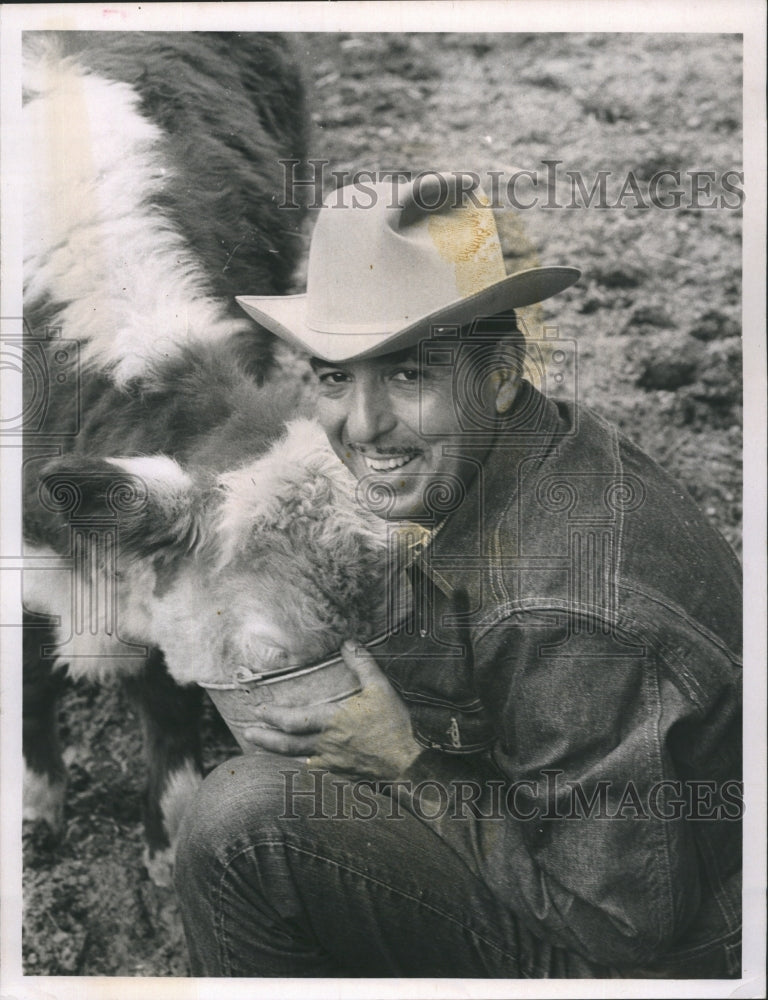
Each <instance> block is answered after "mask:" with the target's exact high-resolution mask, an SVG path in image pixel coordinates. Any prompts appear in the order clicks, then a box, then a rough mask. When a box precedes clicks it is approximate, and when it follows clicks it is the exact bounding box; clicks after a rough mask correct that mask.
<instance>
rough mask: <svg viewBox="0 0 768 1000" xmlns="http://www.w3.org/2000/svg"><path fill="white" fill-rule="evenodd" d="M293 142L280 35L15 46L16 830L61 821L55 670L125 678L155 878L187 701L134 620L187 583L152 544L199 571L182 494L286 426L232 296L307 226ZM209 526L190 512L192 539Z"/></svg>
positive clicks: (277, 274) (193, 761)
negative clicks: (288, 163) (177, 517)
mask: <svg viewBox="0 0 768 1000" xmlns="http://www.w3.org/2000/svg"><path fill="white" fill-rule="evenodd" d="M305 139H306V114H305V109H304V98H303V91H302V85H301V80H300V77H299V74H298V73H297V71H296V68H295V64H294V61H293V59H292V57H291V53H290V49H289V47H288V45H287V44H286V42H285V41H284V40H283V39H282V38H280V37H278V36H274V35H265V34H224V33H184V34H175V33H146V32H136V33H122V32H108V33H100V32H61V33H56V32H28V33H27V34H26V35H25V63H24V134H23V157H24V174H25V190H24V194H23V198H24V276H25V288H24V293H25V331H26V344H25V365H24V413H25V444H24V482H25V486H24V520H25V525H24V527H25V544H26V548H25V553H26V555H27V557H28V565H29V566H30V567H31V569H30V571H28V572H26V573H25V599H24V600H25V635H24V660H25V664H24V668H25V684H24V697H25V719H24V752H25V761H26V765H27V781H26V784H25V804H24V815H25V816H26V817H31V818H44V819H47V820H48V821H49V822H50V823H51V824H52V825H53V826H54V827H59V826H60V825H61V822H62V805H63V795H64V766H63V763H62V758H61V754H60V751H59V747H58V744H57V740H56V734H55V724H54V723H55V704H56V698H57V695H58V689H59V686H60V683H61V671H62V668H63V666H64V665H66V664H68V665H69V670H70V672H71V673H75V674H87V675H89V676H99V675H100V674H101V673H104V672H109V671H120V672H122V673H125V674H127V675H129V676H130V683H131V687H132V690H133V692H134V695H135V696H136V697H137V698H138V701H139V705H140V711H141V714H142V721H143V728H144V731H145V736H146V743H147V746H148V748H150V753H151V757H152V763H151V768H150V771H151V778H150V782H149V787H148V791H147V800H146V817H145V823H146V829H147V840H148V851H149V856H150V860H151V862H152V863H153V864H154V867H155V869H156V874H157V876H158V877H162V872H163V870H164V864H163V861H162V856H161V855H162V852H163V850H164V849H165V848H166V847H167V845H168V840H169V833H172V831H171V830H169V828H168V825H169V822H170V819H169V818H170V817H171V816H172V815H175V814H176V813H177V812H178V809H177V808H176V807H175V806H174V804H173V801H174V800H175V799H179V798H182V799H183V798H184V797H185V796H188V794H189V792H190V790H191V789H192V788H193V787H194V786H195V784H196V783H197V781H198V780H199V772H200V748H199V742H198V740H199V737H198V733H197V722H196V712H197V708H198V704H199V696H198V694H197V693H196V692H195V691H194V689H188V690H183V689H181V688H179V687H178V685H177V684H176V682H175V681H173V680H172V679H171V677H170V676H169V675H168V673H167V669H166V664H165V662H164V655H163V652H161V649H160V645H159V642H160V640H159V634H160V633H159V632H157V631H153V630H152V629H150V628H149V623H150V622H151V620H152V616H151V614H150V613H149V611H148V610H147V607H146V606H147V605H148V604H150V603H151V601H152V599H153V597H155V596H157V595H160V594H162V593H168V594H169V593H170V592H171V588H170V583H169V581H170V580H171V579H172V578H173V576H174V574H177V573H180V572H181V571H180V567H181V565H182V563H183V562H184V559H183V558H182V553H181V551H180V550H179V549H175V548H174V545H173V544H170V541H171V540H174V544H175V540H178V539H182V538H183V540H184V544H185V545H187V546H189V549H190V552H191V553H192V555H191V556H190V558H192V559H194V558H195V553H196V552H197V546H196V540H195V536H194V534H193V533H192V534H190V533H189V532H188V533H187V534H185V533H184V529H183V525H182V524H180V523H179V522H176V521H173V518H172V517H171V516H170V514H171V512H179V511H180V510H181V507H176V506H173V504H181V506H182V507H183V504H182V501H181V499H180V498H181V496H182V494H184V490H185V489H186V484H189V483H194V484H197V485H196V486H195V488H194V489H191V492H190V493H189V497H190V498H193V497H195V498H196V499H194V500H192V499H190V502H191V503H198V502H199V503H203V502H204V501H203V499H202V498H203V497H204V496H205V489H206V488H207V486H206V487H204V486H203V482H204V481H205V483H209V481H210V483H213V482H215V473H216V471H217V470H218V471H220V470H222V469H231V468H234V467H236V466H238V465H240V464H242V463H243V462H244V461H245V460H246V459H248V458H249V457H252V456H254V455H259V454H261V453H263V452H264V450H265V449H266V448H267V447H268V446H269V444H270V443H271V442H272V441H273V440H274V439H275V438H276V437H277V436H278V435H279V434H280V433H281V432H282V429H283V426H284V423H285V420H286V419H287V418H288V417H289V416H293V415H295V414H296V412H297V411H298V409H299V407H300V396H301V384H300V382H299V380H297V379H295V378H293V377H292V373H290V374H289V377H286V376H285V375H284V374H283V372H284V368H282V367H281V365H280V364H279V362H278V361H276V360H275V358H274V356H273V351H272V340H271V337H269V336H268V335H267V334H266V333H264V332H259V331H257V329H256V328H255V327H254V326H253V325H252V324H251V323H249V322H247V321H246V320H244V318H242V317H241V316H240V314H239V310H238V309H237V307H236V306H235V305H234V302H233V297H234V294H235V293H236V292H240V291H242V289H243V288H250V287H257V288H258V289H259V290H260V291H262V292H264V293H267V294H269V293H273V294H283V293H285V292H286V291H287V290H288V288H289V283H290V280H291V276H292V273H293V270H294V267H295V264H296V261H297V259H298V256H299V254H300V251H301V245H302V244H301V232H300V228H301V212H300V211H291V210H288V209H282V208H279V207H278V206H279V204H280V200H281V199H280V191H281V184H282V177H283V172H282V168H281V165H280V162H279V161H280V159H282V158H291V159H298V160H301V159H302V157H303V156H304V153H305ZM106 456H122V457H123V459H129V461H128V464H126V462H125V461H123V462H122V464H121V463H114V462H111V463H110V462H106V461H105V460H104V459H105V457H106ZM131 456H133V457H131ZM138 456H164V457H138ZM169 456H173V458H171V457H169ZM52 459H53V465H51V464H50V463H51V460H52ZM177 462H179V463H181V464H182V465H184V466H185V468H188V469H190V470H191V471H190V472H183V471H182V469H181V466H180V465H178V464H177ZM56 476H58V479H57V478H56ZM51 477H53V478H51ZM182 484H184V485H183V486H182ZM212 488H215V487H212ZM184 495H185V496H186V494H184ZM169 498H173V504H172V505H171V507H169V506H168V503H170V502H171V501H170V500H169ZM166 501H167V502H166ZM184 502H186V500H185V501H184ZM203 521H204V519H202V520H201V519H200V518H199V517H196V516H193V515H192V512H191V511H190V512H188V523H189V531H190V532H194V530H196V529H195V528H193V527H192V526H193V525H200V524H202V523H203ZM185 523H186V522H185ZM126 531H127V532H128V534H126ZM128 539H130V540H129V541H128ZM164 541H165V542H167V543H169V547H166V548H164V546H163V542H164ZM124 547H125V550H123V549H124ZM139 553H143V557H146V561H145V563H143V564H142V567H143V568H142V570H141V572H139V571H135V572H134V571H133V570H132V571H130V572H128V571H127V570H126V559H127V558H128V556H129V554H130V556H131V557H135V558H137V559H138V556H139ZM134 568H135V567H134ZM123 574H127V575H126V576H125V577H124V576H123ZM181 575H183V574H181ZM134 587H135V588H136V589H135V590H133V589H132V588H134ZM195 614H196V611H194V610H192V608H190V609H189V612H188V614H187V615H186V617H185V615H184V612H183V609H181V610H179V611H178V613H177V615H176V617H175V619H174V622H175V625H174V628H178V629H180V630H182V631H183V630H185V629H187V628H188V627H189V623H190V621H192V620H193V618H194V616H195ZM161 631H162V630H161ZM169 632H170V633H172V632H173V629H170V630H166V632H165V633H163V635H166V636H167V634H169ZM222 634H224V631H223V630H222ZM219 652H221V649H220V650H219ZM186 679H187V680H189V679H190V678H188V677H187V678H186Z"/></svg>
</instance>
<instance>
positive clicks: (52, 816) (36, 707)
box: [22, 613, 66, 834]
mask: <svg viewBox="0 0 768 1000" xmlns="http://www.w3.org/2000/svg"><path fill="white" fill-rule="evenodd" d="M54 642H55V636H54V633H53V629H52V628H51V626H50V625H48V624H46V623H45V621H44V619H41V618H39V617H37V616H33V615H30V614H27V613H25V614H24V634H23V659H24V665H23V685H22V695H23V725H22V742H23V751H24V791H23V807H22V816H23V818H24V819H26V820H44V821H45V822H46V823H48V825H49V826H50V828H51V830H52V831H53V832H54V833H57V834H58V833H60V832H61V829H62V827H63V825H64V795H65V791H66V769H65V767H64V760H63V758H62V756H61V747H60V744H59V733H58V720H57V717H56V716H57V712H56V709H57V706H58V701H59V696H60V694H61V691H62V688H63V686H64V671H63V669H61V668H60V667H56V666H55V665H54V660H53V659H51V658H50V657H48V658H45V657H43V655H42V648H43V646H46V645H47V646H51V645H53V644H54Z"/></svg>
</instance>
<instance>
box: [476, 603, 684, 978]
mask: <svg viewBox="0 0 768 1000" xmlns="http://www.w3.org/2000/svg"><path fill="white" fill-rule="evenodd" d="M574 631H577V630H574ZM553 638H554V639H555V641H552V640H553ZM475 677H476V683H477V685H478V694H479V695H480V698H481V700H482V701H483V703H484V704H485V705H486V706H487V708H488V710H489V711H490V712H491V714H492V716H493V724H494V728H495V730H496V733H497V734H498V738H497V740H496V744H495V747H494V751H493V755H494V758H495V762H496V765H497V766H498V768H499V770H500V771H501V773H502V774H503V776H504V779H505V782H506V787H507V802H506V812H507V818H506V820H505V822H504V824H503V831H504V832H503V836H500V837H497V838H496V839H495V841H494V845H493V847H492V848H491V852H490V856H489V857H488V858H487V863H488V865H489V870H490V871H492V872H494V873H495V877H497V878H498V879H499V883H498V884H499V886H500V887H501V891H503V892H504V893H505V894H506V896H507V898H508V901H509V905H510V906H511V907H512V908H513V909H515V910H516V911H517V912H518V913H519V914H520V916H521V917H522V918H523V919H524V920H525V922H526V923H528V924H529V925H530V926H531V927H532V928H534V929H538V931H539V932H540V933H543V934H544V935H545V936H546V937H547V938H548V939H549V940H550V941H552V942H553V943H556V944H560V945H562V946H564V947H566V948H569V949H572V950H575V951H577V952H579V953H580V954H583V955H585V956H586V957H588V958H589V959H591V960H593V961H597V962H601V963H603V964H611V965H615V966H619V967H622V966H625V967H640V966H642V965H644V964H647V963H648V962H649V961H652V960H654V959H658V958H659V957H660V956H661V955H663V953H664V952H665V951H667V950H668V948H669V947H670V945H671V944H672V943H673V941H674V939H675V937H676V936H677V935H678V934H679V932H681V931H682V930H683V928H684V927H685V925H686V924H687V923H688V921H689V920H690V918H691V917H692V915H693V914H694V913H695V911H696V909H697V906H698V903H699V898H700V885H699V872H698V862H697V855H696V848H695V845H694V842H693V832H692V829H691V821H689V820H687V819H686V818H685V810H684V808H683V807H681V806H680V805H679V803H680V802H681V801H685V794H684V792H685V786H684V785H681V784H680V782H681V779H682V778H683V777H685V776H684V775H681V774H679V773H677V771H676V767H675V763H674V761H673V756H672V752H671V742H672V734H673V732H674V729H675V727H676V726H679V725H680V724H681V723H683V722H686V723H690V722H691V718H692V716H694V715H695V710H694V709H695V707H694V706H693V705H692V704H690V702H689V701H688V700H687V699H686V698H685V696H684V695H683V694H682V693H681V692H680V691H679V690H678V688H677V687H676V686H675V685H674V683H673V682H672V680H671V678H670V677H669V676H668V674H667V672H666V671H665V670H664V669H663V668H662V665H661V663H660V662H659V660H658V658H657V657H656V656H655V655H654V654H653V653H652V652H651V651H650V650H648V649H646V648H643V647H642V646H640V645H631V644H629V643H627V642H620V641H619V640H617V639H616V638H614V637H612V636H610V635H605V634H604V633H603V632H602V631H601V628H600V626H597V627H596V628H594V627H593V628H592V629H591V630H590V629H589V628H587V627H584V628H583V629H582V630H581V631H580V632H579V634H574V635H570V636H569V637H568V638H567V639H566V640H565V641H562V632H561V630H560V629H555V630H552V629H551V628H547V627H546V626H545V625H541V624H540V625H538V626H536V625H528V626H525V625H523V626H521V625H520V624H519V623H516V624H512V623H510V622H502V623H500V624H499V625H498V626H495V627H492V628H490V629H487V630H486V631H485V632H484V633H483V634H482V635H481V637H480V638H479V639H478V640H477V642H476V644H475ZM687 731H688V732H689V733H690V732H691V731H692V730H690V728H689V729H687ZM693 731H695V729H694V730H693ZM681 793H682V794H681ZM676 803H677V805H676Z"/></svg>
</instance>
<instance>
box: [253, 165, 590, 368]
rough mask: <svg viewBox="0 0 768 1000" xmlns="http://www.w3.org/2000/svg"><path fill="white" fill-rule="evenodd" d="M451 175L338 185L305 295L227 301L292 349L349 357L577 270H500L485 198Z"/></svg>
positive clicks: (398, 342) (314, 249)
mask: <svg viewBox="0 0 768 1000" xmlns="http://www.w3.org/2000/svg"><path fill="white" fill-rule="evenodd" d="M459 179H462V180H464V181H465V180H466V175H458V176H457V175H454V174H436V173H430V174H422V175H419V176H418V177H416V178H415V180H414V181H411V182H408V183H397V182H396V181H395V180H390V181H387V182H385V183H379V184H370V185H368V184H367V185H365V186H361V185H355V184H351V185H349V186H347V187H343V188H339V189H338V190H337V191H334V192H333V193H332V194H330V195H329V196H328V197H327V198H326V200H325V204H324V205H323V208H322V209H321V210H320V216H319V218H318V220H317V224H316V225H315V229H314V232H313V234H312V243H311V246H310V251H309V263H308V270H307V291H306V294H304V295H269V296H260V295H242V296H238V297H237V301H238V303H239V304H240V305H241V306H242V307H243V309H244V310H245V311H246V312H247V313H248V315H249V316H251V317H253V319H255V320H257V322H259V323H261V325H262V326H264V327H266V328H267V329H268V330H271V331H272V332H273V333H275V334H277V336H279V337H282V338H283V339H284V340H287V341H288V342H289V343H291V344H293V345H294V346H295V347H298V348H299V349H300V350H302V351H307V352H309V353H310V354H311V355H313V356H314V357H317V358H321V359H322V360H325V361H351V360H353V359H359V358H367V357H376V356H378V355H380V354H389V353H390V352H392V351H399V350H401V349H403V348H405V347H410V346H412V345H413V344H415V343H417V342H418V341H419V340H420V339H421V338H422V337H426V336H429V335H430V332H431V331H432V330H435V328H439V327H440V326H441V325H443V326H445V325H450V326H458V327H461V326H465V325H467V324H469V323H471V322H473V321H474V320H475V319H478V318H479V317H481V316H493V315H496V314H497V313H501V312H506V311H508V310H510V309H514V308H516V307H519V306H527V305H531V304H532V303H534V302H541V301H542V299H546V298H549V296H550V295H555V294H556V293H557V292H561V291H563V289H565V288H568V287H569V286H570V285H572V284H573V283H574V282H575V281H577V280H578V279H579V276H580V274H581V272H580V271H579V270H578V269H577V268H575V267H535V268H531V269H530V270H526V271H519V272H518V273H517V274H511V275H507V273H506V269H505V267H504V258H503V256H502V252H501V244H500V242H499V236H498V233H497V231H496V223H495V220H494V217H493V212H492V211H491V208H490V206H489V204H488V199H487V198H486V196H485V195H484V193H483V192H482V190H481V189H480V188H479V187H478V186H477V185H475V186H474V187H473V188H470V189H467V186H466V183H463V184H459V183H458V181H459Z"/></svg>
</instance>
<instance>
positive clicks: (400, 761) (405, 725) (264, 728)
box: [245, 642, 421, 779]
mask: <svg viewBox="0 0 768 1000" xmlns="http://www.w3.org/2000/svg"><path fill="white" fill-rule="evenodd" d="M341 655H342V656H343V658H344V662H345V663H346V665H347V666H348V667H349V669H350V670H351V671H352V672H353V673H354V674H355V676H356V677H357V678H358V680H359V681H360V685H361V688H362V690H361V691H360V692H359V694H356V695H352V696H351V697H350V698H345V699H344V700H343V701H339V702H332V703H331V704H327V705H313V706H307V707H300V708H286V707H282V706H280V705H263V706H261V708H259V710H258V715H259V720H260V722H263V723H264V725H260V724H256V725H254V726H253V727H251V728H250V729H248V730H247V731H246V733H245V737H246V739H247V740H249V741H250V742H251V743H255V744H256V745H257V746H260V747H263V748H264V749H265V750H271V751H273V752H275V753H283V754H287V755H289V756H292V757H302V758H306V762H307V765H308V766H309V767H316V768H327V769H328V770H329V771H339V772H342V773H344V774H354V775H360V776H364V777H371V778H381V779H388V778H397V777H399V776H400V775H401V774H402V773H403V772H404V771H405V770H406V769H407V768H408V767H409V766H410V764H412V763H413V761H414V760H415V759H416V757H417V756H418V755H419V753H420V751H421V748H420V746H419V744H418V743H417V742H416V740H415V739H414V737H413V731H412V729H411V719H410V715H409V713H408V709H407V708H406V706H405V704H404V703H403V702H402V701H401V699H400V698H399V697H398V695H397V694H396V693H395V691H394V689H393V688H392V686H391V685H390V683H389V682H388V681H387V678H386V677H385V676H384V674H383V673H382V671H381V670H380V669H379V667H378V665H377V663H376V661H375V660H374V658H373V657H372V656H371V654H370V653H369V652H368V650H367V649H365V648H363V647H361V646H357V645H355V644H354V643H351V642H346V643H344V645H343V646H342V648H341Z"/></svg>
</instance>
